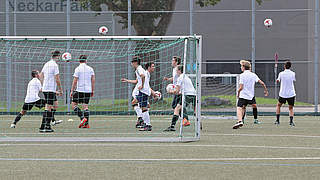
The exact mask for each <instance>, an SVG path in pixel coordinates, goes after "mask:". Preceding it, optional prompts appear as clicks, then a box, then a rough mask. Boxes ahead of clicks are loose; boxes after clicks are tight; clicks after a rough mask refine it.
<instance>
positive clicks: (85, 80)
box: [70, 55, 95, 128]
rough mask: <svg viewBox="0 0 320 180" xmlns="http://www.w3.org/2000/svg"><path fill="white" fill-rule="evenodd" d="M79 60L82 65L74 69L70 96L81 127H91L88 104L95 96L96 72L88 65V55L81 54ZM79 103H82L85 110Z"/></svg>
mask: <svg viewBox="0 0 320 180" xmlns="http://www.w3.org/2000/svg"><path fill="white" fill-rule="evenodd" d="M79 62H80V65H79V66H78V67H77V68H76V69H75V70H74V74H73V77H74V78H73V82H72V87H71V93H70V97H71V98H72V108H73V110H74V112H76V114H77V115H78V116H79V118H80V120H81V122H80V125H79V128H90V126H89V114H90V112H89V109H88V104H89V101H90V97H93V96H94V86H95V74H94V70H93V69H92V67H90V66H88V65H87V56H86V55H81V56H80V57H79ZM78 104H82V108H83V112H82V111H81V109H80V108H79V107H78Z"/></svg>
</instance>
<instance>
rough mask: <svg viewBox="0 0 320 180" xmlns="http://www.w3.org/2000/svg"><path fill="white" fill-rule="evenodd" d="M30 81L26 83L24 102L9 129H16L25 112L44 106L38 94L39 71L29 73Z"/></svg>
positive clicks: (39, 85) (39, 83) (39, 86)
mask: <svg viewBox="0 0 320 180" xmlns="http://www.w3.org/2000/svg"><path fill="white" fill-rule="evenodd" d="M31 76H32V80H31V81H29V83H28V88H27V95H26V98H25V100H24V104H23V107H22V110H21V111H20V113H19V114H18V115H17V117H16V118H15V119H14V121H13V122H12V123H11V126H10V128H16V125H17V123H18V122H19V121H20V119H21V117H22V116H24V115H25V114H26V113H27V111H30V110H31V109H32V107H33V106H36V107H38V108H39V109H41V108H43V107H44V106H45V101H44V99H40V97H39V92H40V91H41V88H42V85H41V82H40V80H39V71H37V70H33V71H32V72H31Z"/></svg>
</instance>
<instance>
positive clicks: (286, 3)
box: [0, 0, 314, 102]
mask: <svg viewBox="0 0 320 180" xmlns="http://www.w3.org/2000/svg"><path fill="white" fill-rule="evenodd" d="M9 2H10V4H9V6H10V8H9V9H10V11H13V9H14V8H15V9H16V10H17V11H19V13H18V14H16V22H17V23H16V27H14V23H13V22H14V16H13V14H10V35H14V34H17V35H66V31H67V30H66V14H65V12H66V1H59V0H53V1H49V0H17V1H16V5H15V4H14V0H10V1H9ZM41 3H42V4H41ZM313 3H314V0H308V1H301V0H277V1H272V0H265V1H263V4H262V5H261V6H259V5H257V6H256V9H257V12H256V21H255V23H256V26H255V31H256V41H255V43H256V62H257V66H256V73H257V74H258V75H259V76H260V77H261V79H262V80H263V81H265V82H266V83H267V85H268V86H269V87H270V94H271V95H273V94H274V92H273V90H274V85H273V82H272V80H273V79H274V72H273V67H274V66H273V59H274V54H275V52H278V53H279V58H280V60H284V59H286V58H289V59H291V60H292V61H293V68H292V69H293V70H294V71H295V72H296V76H297V83H296V89H297V100H299V101H305V102H313V100H314V98H313V97H314V96H313V95H314V91H313V89H314V87H313V84H314V75H313V67H314V65H313V63H312V61H313V40H312V37H313V28H314V27H313V24H314V21H313V11H312V12H311V11H287V12H279V11H259V10H268V9H308V8H310V9H312V8H313V7H314V5H313ZM0 4H1V5H0V12H5V0H0ZM32 4H33V6H34V7H32ZM71 8H72V14H71V18H70V19H71V35H97V34H98V33H97V29H98V27H99V26H100V25H106V26H108V27H111V28H109V29H110V33H109V34H110V35H112V34H114V35H126V34H127V29H123V28H122V25H121V24H119V23H117V21H118V20H120V19H119V17H113V16H112V14H102V15H98V16H97V15H96V14H90V13H87V12H84V9H81V7H80V6H79V5H78V4H77V3H76V2H73V4H72V6H71ZM103 9H104V10H106V7H105V6H103ZM175 9H176V10H178V11H179V10H184V11H185V10H189V2H188V1H185V0H177V3H176V8H175ZM250 9H251V1H248V0H247V1H243V0H241V1H234V0H222V1H221V2H220V3H219V4H217V5H216V6H215V7H206V8H200V7H199V6H197V5H194V11H202V12H195V13H194V15H193V33H195V34H201V35H202V36H203V46H202V47H203V56H202V57H203V61H204V62H206V61H210V62H232V63H230V64H221V63H216V64H210V65H209V64H204V65H203V73H240V68H239V64H237V62H238V61H239V60H240V59H250V58H251V11H241V10H250ZM204 10H209V11H210V10H240V11H239V12H234V11H233V12H230V11H229V12H221V11H220V12H206V13H205V12H203V11H204ZM22 12H25V13H22ZM51 12H52V13H51ZM267 17H268V18H271V19H273V26H272V27H271V28H270V29H267V28H265V27H264V26H263V20H264V19H265V18H267ZM112 21H114V22H115V26H114V32H113V31H112ZM15 29H16V30H15ZM132 29H133V33H132V34H135V32H134V28H132ZM0 34H1V35H5V14H4V13H0ZM188 34H189V14H188V13H174V15H173V18H172V21H171V23H170V25H169V27H168V31H167V34H166V35H188ZM266 61H267V62H269V63H267V64H261V63H260V62H266ZM259 63H260V64H259ZM221 67H223V68H221ZM280 67H281V65H280ZM280 67H279V68H278V70H279V71H280V70H281V68H280ZM257 92H258V96H262V90H261V88H257Z"/></svg>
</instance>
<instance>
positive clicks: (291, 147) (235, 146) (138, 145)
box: [0, 143, 320, 150]
mask: <svg viewBox="0 0 320 180" xmlns="http://www.w3.org/2000/svg"><path fill="white" fill-rule="evenodd" d="M1 146H2V147H5V146H85V147H89V146H102V147H211V148H262V149H301V150H320V147H303V146H298V147H297V146H250V145H223V144H221V145H212V144H207V145H192V144H141V143H139V144H108V143H107V144H106V143H93V144H70V143H68V144H66V143H64V144H63V143H62V144H43V143H36V144H34V143H33V144H0V147H1Z"/></svg>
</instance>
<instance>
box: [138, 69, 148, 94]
mask: <svg viewBox="0 0 320 180" xmlns="http://www.w3.org/2000/svg"><path fill="white" fill-rule="evenodd" d="M142 74H144V76H145V79H144V85H143V88H142V89H141V90H140V92H142V93H144V94H146V95H148V96H150V95H151V90H150V85H149V82H150V73H149V72H148V71H146V70H144V69H143V68H142V66H138V67H137V69H136V76H137V79H138V84H137V85H138V87H139V86H141V85H142V79H141V76H140V75H142Z"/></svg>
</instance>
